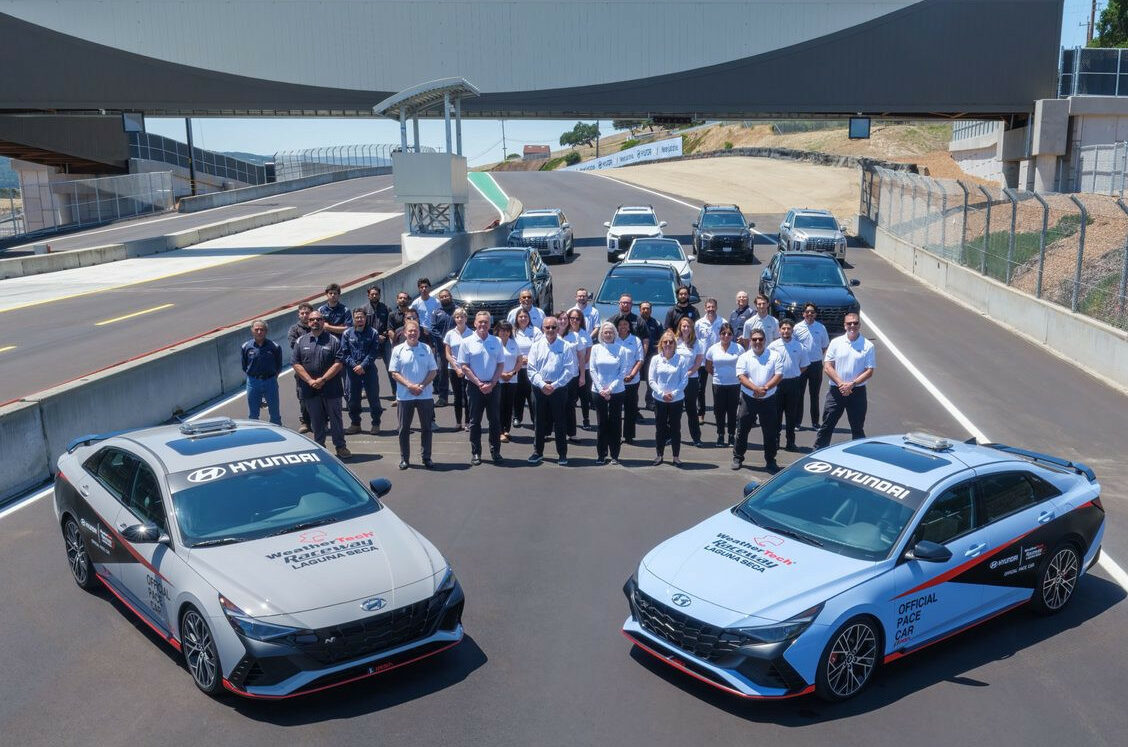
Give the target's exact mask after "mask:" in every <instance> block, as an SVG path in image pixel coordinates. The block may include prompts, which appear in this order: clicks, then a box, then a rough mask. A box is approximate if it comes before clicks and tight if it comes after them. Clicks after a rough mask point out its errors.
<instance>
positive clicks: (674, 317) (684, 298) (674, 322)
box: [666, 285, 701, 333]
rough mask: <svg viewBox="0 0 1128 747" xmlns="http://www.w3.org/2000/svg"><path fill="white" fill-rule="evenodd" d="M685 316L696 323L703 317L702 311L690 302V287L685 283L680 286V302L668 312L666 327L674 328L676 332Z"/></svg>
mask: <svg viewBox="0 0 1128 747" xmlns="http://www.w3.org/2000/svg"><path fill="white" fill-rule="evenodd" d="M683 316H687V317H689V320H690V321H691V322H694V323H696V322H697V320H698V319H700V318H701V312H699V311H698V310H697V307H696V306H694V305H693V304H691V303H690V302H689V288H687V287H686V286H684V285H683V286H681V287H680V288H678V302H677V303H676V304H674V305H673V306H671V307H670V310H669V311H667V312H666V329H672V330H673V331H674V332H675V333H676V332H677V331H678V322H679V321H681V318H682V317H683Z"/></svg>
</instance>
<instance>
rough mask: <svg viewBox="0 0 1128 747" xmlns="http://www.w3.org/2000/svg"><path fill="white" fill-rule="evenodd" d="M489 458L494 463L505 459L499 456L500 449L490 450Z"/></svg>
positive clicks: (499, 462)
mask: <svg viewBox="0 0 1128 747" xmlns="http://www.w3.org/2000/svg"><path fill="white" fill-rule="evenodd" d="M490 460H492V461H493V463H494V464H501V463H502V462H503V461H505V460H503V459H502V458H501V452H500V451H491V452H490Z"/></svg>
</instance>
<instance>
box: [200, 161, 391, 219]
mask: <svg viewBox="0 0 1128 747" xmlns="http://www.w3.org/2000/svg"><path fill="white" fill-rule="evenodd" d="M390 173H392V169H391V167H390V166H362V167H357V168H355V169H345V170H343V171H331V172H329V173H327V174H315V175H314V176H306V177H302V178H301V179H291V180H289V181H284V182H271V183H270V184H258V185H255V186H253V187H242V188H240V189H230V190H227V191H226V192H212V193H210V194H206V195H198V196H196V197H185V198H184V199H182V200H181V201H180V206H179V208H178V210H179V211H180V212H182V213H197V212H199V211H201V210H210V209H211V208H215V207H222V206H224V205H234V204H235V203H238V202H246V201H247V200H257V199H259V198H260V197H270V196H271V195H280V194H285V193H286V192H296V191H297V190H299V189H308V188H309V187H319V186H321V185H322V184H329V183H331V182H340V181H344V180H345V179H359V178H360V177H363V176H383V175H384V174H390Z"/></svg>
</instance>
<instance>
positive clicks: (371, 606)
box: [360, 597, 388, 612]
mask: <svg viewBox="0 0 1128 747" xmlns="http://www.w3.org/2000/svg"><path fill="white" fill-rule="evenodd" d="M387 604H388V600H386V599H384V597H372V598H371V599H365V600H364V601H363V602H361V603H360V606H361V608H362V609H364V611H366V612H373V611H375V610H382V609H384V607H385V606H386V605H387Z"/></svg>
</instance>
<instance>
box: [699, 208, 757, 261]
mask: <svg viewBox="0 0 1128 747" xmlns="http://www.w3.org/2000/svg"><path fill="white" fill-rule="evenodd" d="M755 227H756V224H755V223H748V222H746V221H745V220H744V214H743V213H741V212H740V208H738V207H737V206H736V205H705V206H704V207H702V208H701V212H700V213H698V215H697V220H695V221H694V222H693V251H694V253H696V254H697V256H698V257H699V258H700V259H701V261H702V262H704V261H705V260H707V259H710V258H713V257H716V258H723V259H729V258H732V259H739V260H740V261H742V262H752V261H753V260H754V259H755V257H754V256H753V244H754V243H755V239H754V238H753V236H752V229H753V228H755Z"/></svg>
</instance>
